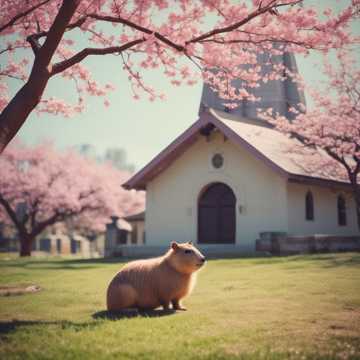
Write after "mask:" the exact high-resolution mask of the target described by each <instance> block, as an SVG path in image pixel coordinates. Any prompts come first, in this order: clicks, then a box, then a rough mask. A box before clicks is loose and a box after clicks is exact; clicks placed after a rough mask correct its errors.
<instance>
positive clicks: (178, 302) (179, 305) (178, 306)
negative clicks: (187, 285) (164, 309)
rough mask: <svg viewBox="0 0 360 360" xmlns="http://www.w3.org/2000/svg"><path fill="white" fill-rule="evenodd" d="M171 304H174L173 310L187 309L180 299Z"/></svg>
mask: <svg viewBox="0 0 360 360" xmlns="http://www.w3.org/2000/svg"><path fill="white" fill-rule="evenodd" d="M171 303H172V306H173V309H175V310H183V311H185V310H186V308H184V307H182V306H181V304H180V300H179V299H174V300H172V301H171Z"/></svg>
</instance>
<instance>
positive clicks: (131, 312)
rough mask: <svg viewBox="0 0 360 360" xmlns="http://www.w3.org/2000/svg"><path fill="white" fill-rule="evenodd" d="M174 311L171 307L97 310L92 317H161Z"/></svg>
mask: <svg viewBox="0 0 360 360" xmlns="http://www.w3.org/2000/svg"><path fill="white" fill-rule="evenodd" d="M175 313H176V311H175V310H173V309H168V310H160V309H155V310H138V309H126V310H121V311H106V310H104V311H98V312H96V313H94V314H92V318H93V319H107V320H121V319H129V318H136V317H149V318H151V317H162V316H169V315H174V314H175Z"/></svg>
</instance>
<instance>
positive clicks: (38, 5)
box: [0, 0, 51, 33]
mask: <svg viewBox="0 0 360 360" xmlns="http://www.w3.org/2000/svg"><path fill="white" fill-rule="evenodd" d="M50 1H51V0H44V1H42V2H40V3H38V4H37V5H34V6H32V7H31V8H29V9H28V10H25V11H23V12H22V13H19V14H17V15H16V16H14V17H13V18H12V19H11V20H10V21H8V22H7V23H6V24H5V25H2V26H0V33H1V32H2V31H4V30H5V29H6V28H8V27H10V26H12V25H14V24H15V22H16V21H17V20H19V19H21V18H23V17H25V16H26V15H29V14H30V13H31V12H33V11H34V10H36V9H38V8H39V7H41V6H43V5H45V4H46V3H48V2H50Z"/></svg>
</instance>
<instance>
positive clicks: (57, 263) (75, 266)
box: [0, 257, 129, 270]
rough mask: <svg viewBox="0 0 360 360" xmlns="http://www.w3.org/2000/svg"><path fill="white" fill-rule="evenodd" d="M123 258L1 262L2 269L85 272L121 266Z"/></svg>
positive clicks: (13, 260)
mask: <svg viewBox="0 0 360 360" xmlns="http://www.w3.org/2000/svg"><path fill="white" fill-rule="evenodd" d="M128 260H129V259H125V258H119V257H118V258H96V259H66V258H61V257H58V258H46V259H39V258H32V259H26V260H25V259H21V258H19V259H12V260H9V261H1V262H0V268H2V267H4V268H5V267H16V268H25V269H40V270H42V269H44V270H87V269H94V268H96V267H99V266H101V265H103V264H116V263H118V264H121V263H123V262H126V261H128Z"/></svg>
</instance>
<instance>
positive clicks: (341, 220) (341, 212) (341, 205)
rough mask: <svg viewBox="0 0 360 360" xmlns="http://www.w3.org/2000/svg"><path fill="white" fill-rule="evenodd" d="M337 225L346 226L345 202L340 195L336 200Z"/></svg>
mask: <svg viewBox="0 0 360 360" xmlns="http://www.w3.org/2000/svg"><path fill="white" fill-rule="evenodd" d="M337 212H338V224H339V225H340V226H346V202H345V198H344V197H343V196H342V195H339V196H338V198H337Z"/></svg>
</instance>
